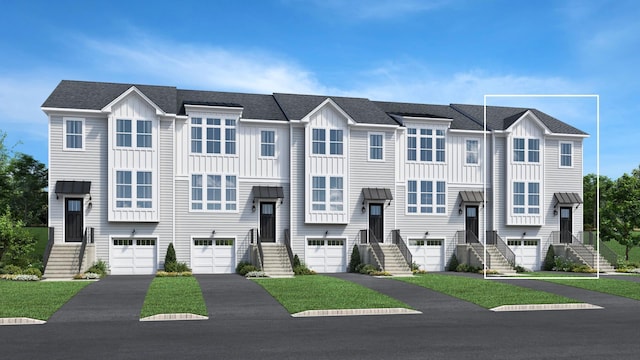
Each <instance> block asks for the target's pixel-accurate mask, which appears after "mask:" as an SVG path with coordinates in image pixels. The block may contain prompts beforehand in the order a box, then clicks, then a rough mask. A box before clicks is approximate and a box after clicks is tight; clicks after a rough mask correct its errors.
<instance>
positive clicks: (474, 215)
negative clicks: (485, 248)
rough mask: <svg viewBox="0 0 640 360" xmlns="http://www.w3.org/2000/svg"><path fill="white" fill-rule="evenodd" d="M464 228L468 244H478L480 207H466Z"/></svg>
mask: <svg viewBox="0 0 640 360" xmlns="http://www.w3.org/2000/svg"><path fill="white" fill-rule="evenodd" d="M465 214H466V215H465V221H464V226H465V230H466V240H467V243H472V242H478V232H479V230H478V225H479V221H478V206H467V207H465Z"/></svg>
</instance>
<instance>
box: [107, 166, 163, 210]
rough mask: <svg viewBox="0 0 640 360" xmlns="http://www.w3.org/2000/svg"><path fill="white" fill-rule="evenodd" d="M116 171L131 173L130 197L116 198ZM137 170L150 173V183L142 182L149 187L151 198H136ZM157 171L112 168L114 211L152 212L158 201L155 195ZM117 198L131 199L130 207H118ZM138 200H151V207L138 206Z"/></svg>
mask: <svg viewBox="0 0 640 360" xmlns="http://www.w3.org/2000/svg"><path fill="white" fill-rule="evenodd" d="M118 171H128V172H130V173H131V197H130V198H118V197H117V195H118V179H117V177H118ZM139 172H148V173H151V184H144V185H147V186H150V187H151V199H148V198H138V173H139ZM156 177H157V173H156V172H154V171H152V170H149V169H123V168H121V169H114V171H113V209H114V210H115V211H136V212H153V211H155V209H156V204H157V203H158V197H157V195H156V194H157V192H156V188H157V186H158V185H157V181H156V179H155V178H156ZM118 199H122V200H124V199H126V200H125V201H128V200H131V207H118ZM138 201H151V207H148V208H143V207H138Z"/></svg>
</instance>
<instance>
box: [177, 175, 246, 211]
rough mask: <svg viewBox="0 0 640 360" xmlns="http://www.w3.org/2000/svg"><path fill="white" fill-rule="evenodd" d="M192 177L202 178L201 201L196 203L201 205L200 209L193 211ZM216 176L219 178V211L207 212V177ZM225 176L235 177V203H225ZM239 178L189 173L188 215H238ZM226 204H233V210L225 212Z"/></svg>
mask: <svg viewBox="0 0 640 360" xmlns="http://www.w3.org/2000/svg"><path fill="white" fill-rule="evenodd" d="M193 175H200V176H202V201H197V202H201V203H202V209H193V202H194V201H193ZM209 175H216V176H220V209H219V210H209V209H207V203H208V202H209V199H208V197H207V196H208V191H207V176H209ZM227 176H235V177H236V187H235V190H236V200H235V201H227ZM238 178H239V176H238V175H236V174H224V173H218V174H214V173H191V174H189V212H190V213H238V212H239V211H240V210H239V208H240V201H239V200H238V198H239V196H240V184H239V181H238V180H239V179H238ZM227 204H235V205H236V209H235V210H227Z"/></svg>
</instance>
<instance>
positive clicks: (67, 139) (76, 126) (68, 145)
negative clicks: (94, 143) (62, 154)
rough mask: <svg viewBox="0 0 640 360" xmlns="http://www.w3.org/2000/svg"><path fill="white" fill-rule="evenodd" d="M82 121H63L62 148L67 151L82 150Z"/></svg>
mask: <svg viewBox="0 0 640 360" xmlns="http://www.w3.org/2000/svg"><path fill="white" fill-rule="evenodd" d="M83 128H84V120H83V119H65V120H64V133H65V135H64V148H65V149H68V150H82V149H84V142H83V137H84V130H83Z"/></svg>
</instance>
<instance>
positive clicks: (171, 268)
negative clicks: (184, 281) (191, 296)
mask: <svg viewBox="0 0 640 360" xmlns="http://www.w3.org/2000/svg"><path fill="white" fill-rule="evenodd" d="M164 271H166V272H177V273H181V272H190V271H191V269H190V268H189V266H187V264H186V263H183V262H177V261H174V262H170V263H165V264H164Z"/></svg>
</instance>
